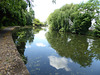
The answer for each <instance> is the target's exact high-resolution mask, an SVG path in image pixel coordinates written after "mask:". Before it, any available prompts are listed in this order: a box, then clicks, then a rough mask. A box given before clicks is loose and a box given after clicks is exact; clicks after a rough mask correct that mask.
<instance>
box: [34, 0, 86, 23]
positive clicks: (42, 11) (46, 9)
mask: <svg viewBox="0 0 100 75" xmlns="http://www.w3.org/2000/svg"><path fill="white" fill-rule="evenodd" d="M83 1H84V2H86V1H88V0H56V4H53V3H52V0H34V8H33V9H34V11H35V17H36V18H38V19H40V21H43V22H44V21H45V20H46V19H47V17H48V16H49V14H50V13H52V12H53V11H54V10H55V9H58V8H60V7H62V6H63V5H65V4H70V3H81V2H83Z"/></svg>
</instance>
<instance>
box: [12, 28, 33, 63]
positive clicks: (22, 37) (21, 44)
mask: <svg viewBox="0 0 100 75" xmlns="http://www.w3.org/2000/svg"><path fill="white" fill-rule="evenodd" d="M13 39H14V42H15V44H16V47H17V49H18V51H19V53H20V55H21V57H22V59H23V61H24V63H25V64H26V63H27V57H25V56H24V50H25V45H26V42H27V41H29V43H31V42H33V39H34V34H33V31H32V28H30V29H28V28H22V29H19V30H18V31H14V32H13Z"/></svg>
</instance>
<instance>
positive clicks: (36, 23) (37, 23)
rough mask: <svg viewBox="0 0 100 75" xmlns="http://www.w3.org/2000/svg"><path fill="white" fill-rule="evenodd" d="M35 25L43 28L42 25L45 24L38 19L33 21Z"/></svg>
mask: <svg viewBox="0 0 100 75" xmlns="http://www.w3.org/2000/svg"><path fill="white" fill-rule="evenodd" d="M33 23H34V24H33V26H42V25H43V23H42V22H40V21H39V20H38V19H36V18H35V19H34V20H33Z"/></svg>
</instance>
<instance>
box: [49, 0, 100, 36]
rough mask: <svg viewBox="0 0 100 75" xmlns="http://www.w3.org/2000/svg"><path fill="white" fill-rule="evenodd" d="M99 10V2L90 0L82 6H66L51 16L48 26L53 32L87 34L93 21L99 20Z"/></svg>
mask: <svg viewBox="0 0 100 75" xmlns="http://www.w3.org/2000/svg"><path fill="white" fill-rule="evenodd" d="M99 9H100V2H99V0H89V1H88V2H86V3H81V4H66V5H64V6H63V7H62V8H60V9H57V10H55V11H54V12H53V13H51V14H50V15H49V17H48V24H49V25H50V28H51V29H52V30H57V31H70V32H72V33H77V34H86V33H87V32H88V29H89V27H90V26H91V21H92V20H93V19H95V20H97V15H96V14H97V13H99V12H100V10H99Z"/></svg>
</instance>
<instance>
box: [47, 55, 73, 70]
mask: <svg viewBox="0 0 100 75" xmlns="http://www.w3.org/2000/svg"><path fill="white" fill-rule="evenodd" d="M48 58H49V60H50V65H51V66H53V67H55V68H56V69H63V68H64V69H65V70H66V71H71V69H70V68H69V67H68V60H67V59H66V58H65V57H56V56H49V57H48ZM70 61H71V60H70ZM70 61H69V62H70ZM71 62H72V61H71Z"/></svg>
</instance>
